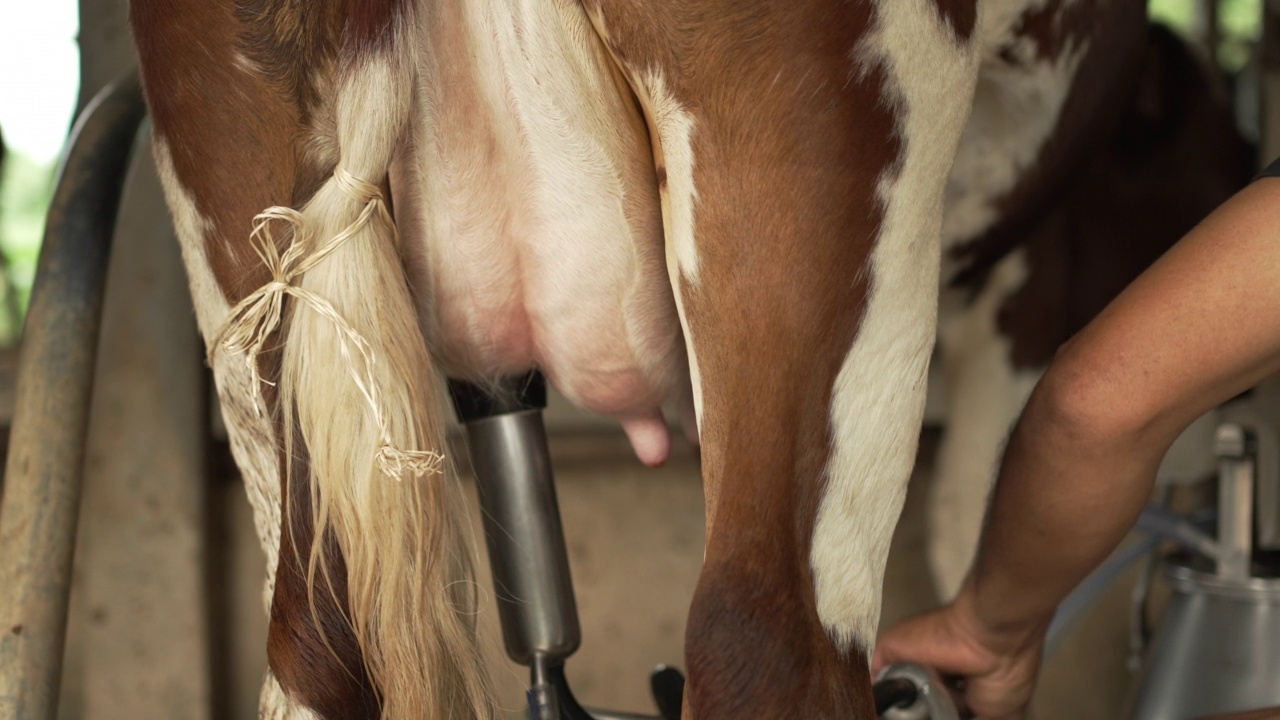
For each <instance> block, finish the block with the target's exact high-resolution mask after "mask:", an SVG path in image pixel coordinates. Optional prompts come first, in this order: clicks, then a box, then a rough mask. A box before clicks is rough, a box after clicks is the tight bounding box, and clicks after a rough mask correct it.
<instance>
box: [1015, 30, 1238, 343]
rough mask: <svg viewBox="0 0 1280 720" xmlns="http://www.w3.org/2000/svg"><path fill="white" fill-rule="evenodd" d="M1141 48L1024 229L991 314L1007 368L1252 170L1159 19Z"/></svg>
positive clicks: (1088, 315)
mask: <svg viewBox="0 0 1280 720" xmlns="http://www.w3.org/2000/svg"><path fill="white" fill-rule="evenodd" d="M1146 47H1147V51H1146V56H1145V59H1144V64H1143V70H1142V75H1141V78H1140V80H1139V82H1138V84H1137V86H1136V87H1135V88H1134V91H1133V93H1132V96H1131V98H1130V101H1129V102H1128V103H1127V105H1126V110H1125V114H1124V117H1123V119H1122V120H1121V122H1120V125H1119V127H1118V128H1117V129H1116V131H1115V132H1114V133H1113V134H1112V136H1111V137H1109V138H1108V139H1107V140H1106V142H1104V143H1101V144H1100V145H1099V146H1098V147H1097V148H1096V149H1094V150H1092V151H1090V152H1087V153H1084V154H1085V155H1086V156H1087V160H1086V161H1085V162H1084V165H1083V167H1082V168H1081V170H1080V171H1079V173H1078V174H1077V175H1075V176H1074V177H1073V178H1072V179H1071V181H1070V182H1068V183H1067V184H1066V186H1065V187H1063V188H1062V190H1061V194H1060V197H1061V203H1060V205H1059V206H1058V207H1056V208H1055V209H1054V211H1053V212H1052V213H1049V214H1047V215H1046V216H1045V217H1043V218H1042V220H1041V222H1040V223H1038V224H1037V225H1036V226H1034V227H1033V228H1032V229H1031V231H1030V233H1029V237H1028V242H1027V250H1028V263H1029V267H1030V271H1031V274H1030V276H1029V277H1028V279H1027V282H1026V284H1025V285H1024V287H1023V288H1022V290H1020V291H1019V292H1017V293H1015V294H1014V295H1013V296H1011V297H1010V298H1009V299H1008V300H1007V301H1006V302H1005V303H1004V305H1003V306H1002V307H1001V310H1000V316H999V324H1000V330H1001V332H1002V334H1004V335H1006V336H1008V337H1009V338H1010V339H1011V340H1012V360H1013V363H1014V365H1015V366H1016V367H1019V368H1038V367H1044V366H1045V365H1046V364H1048V362H1049V360H1051V359H1052V357H1053V354H1054V352H1056V350H1057V348H1058V346H1059V345H1060V344H1061V343H1063V342H1065V341H1066V340H1067V339H1068V338H1069V337H1071V336H1072V335H1074V334H1075V333H1076V332H1078V331H1079V330H1080V329H1081V328H1082V327H1084V325H1085V324H1087V323H1088V322H1089V321H1090V320H1092V318H1093V317H1094V316H1096V315H1097V314H1098V313H1099V312H1101V311H1102V309H1103V308H1104V307H1105V306H1106V305H1107V303H1109V302H1110V301H1111V299H1112V298H1114V297H1115V296H1116V295H1117V294H1119V293H1120V291H1121V290H1123V289H1124V288H1125V287H1126V286H1127V285H1128V284H1129V283H1130V282H1132V281H1133V279H1134V278H1136V277H1137V276H1138V274H1139V273H1141V272H1142V271H1143V270H1144V269H1145V268H1146V267H1147V266H1149V265H1150V264H1151V263H1153V262H1155V260H1156V259H1157V258H1158V257H1159V256H1160V255H1161V254H1163V253H1164V252H1165V251H1166V250H1167V249H1168V248H1169V247H1170V246H1172V245H1173V244H1174V243H1175V242H1177V241H1178V239H1179V238H1181V237H1182V236H1183V235H1185V234H1186V233H1187V232H1188V231H1189V230H1190V229H1191V228H1192V227H1194V226H1195V224H1196V223H1198V222H1199V221H1200V220H1201V219H1203V218H1204V217H1205V216H1206V215H1208V214H1209V213H1210V212H1212V211H1213V209H1214V208H1216V207H1217V206H1218V205H1220V204H1221V203H1223V202H1224V201H1226V199H1227V198H1229V197H1230V196H1231V195H1232V194H1234V193H1235V192H1236V191H1237V190H1239V189H1240V188H1241V187H1243V186H1244V185H1245V184H1246V183H1248V181H1249V179H1250V177H1251V176H1252V174H1253V170H1254V152H1253V149H1252V148H1251V147H1250V146H1249V144H1248V143H1247V142H1245V141H1244V139H1243V138H1241V137H1240V134H1239V132H1238V130H1237V129H1236V126H1235V123H1234V120H1233V119H1232V115H1231V111H1230V107H1229V105H1228V102H1227V97H1226V94H1225V92H1224V90H1223V88H1222V87H1221V85H1220V81H1219V79H1218V78H1217V77H1216V76H1215V75H1214V74H1213V73H1214V72H1215V71H1214V70H1212V69H1211V68H1208V67H1206V66H1205V65H1204V64H1203V63H1202V62H1201V61H1199V60H1198V59H1197V58H1196V57H1195V56H1194V55H1193V53H1192V52H1191V50H1190V49H1189V48H1187V47H1186V45H1185V44H1184V43H1183V42H1182V41H1181V40H1179V39H1178V38H1177V37H1176V36H1175V35H1173V33H1171V32H1170V31H1169V30H1166V29H1164V28H1161V27H1159V26H1153V27H1152V28H1151V30H1150V31H1149V33H1148V42H1147V44H1146Z"/></svg>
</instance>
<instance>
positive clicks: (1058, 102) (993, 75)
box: [942, 0, 1088, 274]
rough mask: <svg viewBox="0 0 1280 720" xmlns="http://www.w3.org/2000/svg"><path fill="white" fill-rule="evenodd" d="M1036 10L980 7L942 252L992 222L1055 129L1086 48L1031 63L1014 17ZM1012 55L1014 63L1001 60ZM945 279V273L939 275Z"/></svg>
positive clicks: (1021, 0)
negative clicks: (982, 25) (980, 30)
mask: <svg viewBox="0 0 1280 720" xmlns="http://www.w3.org/2000/svg"><path fill="white" fill-rule="evenodd" d="M1041 5H1043V0H1040V1H1039V2H1030V3H1028V2H1026V0H1015V1H1013V2H1007V1H1006V2H996V3H993V4H992V5H991V6H990V7H988V8H987V9H986V12H987V19H988V20H990V19H993V18H992V16H994V19H995V22H993V23H991V25H990V26H989V27H988V29H987V31H986V32H984V34H983V47H984V54H983V61H982V66H981V70H980V73H979V76H978V84H977V88H976V90H975V92H974V99H973V112H972V114H971V115H970V116H969V122H968V124H967V125H966V126H965V129H964V134H963V136H962V139H961V142H960V150H959V152H958V153H957V155H956V160H955V165H954V166H953V167H952V169H951V175H950V178H949V180H948V183H947V209H946V214H945V215H944V217H943V223H942V247H943V249H944V251H945V250H946V249H948V248H951V247H954V246H956V245H958V244H960V243H963V242H966V241H968V240H972V239H974V238H976V237H978V236H979V235H981V234H982V233H983V232H985V231H987V230H988V229H990V228H991V227H992V225H994V224H995V222H996V221H997V220H998V219H999V207H998V206H997V205H996V203H997V201H999V200H1000V199H1001V198H1002V197H1004V196H1005V194H1006V193H1008V192H1009V191H1010V190H1012V189H1013V188H1014V187H1015V185H1016V184H1017V182H1018V180H1019V178H1021V176H1022V173H1023V172H1025V171H1026V170H1027V168H1029V167H1030V166H1031V165H1032V163H1034V162H1035V160H1036V158H1037V157H1039V155H1040V150H1041V148H1043V147H1044V144H1045V142H1046V141H1048V139H1049V137H1050V136H1051V135H1052V134H1053V130H1054V128H1055V127H1057V124H1058V117H1059V115H1060V114H1061V113H1062V108H1063V105H1064V104H1065V103H1066V100H1067V96H1068V94H1069V93H1070V91H1071V87H1072V84H1073V83H1074V81H1075V76H1076V71H1077V69H1079V67H1080V62H1081V60H1083V58H1084V56H1085V52H1086V51H1087V49H1088V43H1087V42H1085V43H1081V44H1079V45H1077V44H1074V43H1068V44H1067V45H1066V46H1065V47H1064V48H1063V50H1062V52H1061V53H1060V54H1059V55H1058V56H1057V57H1056V58H1053V59H1037V58H1036V52H1037V47H1036V45H1035V42H1034V41H1033V40H1032V39H1031V38H1027V37H1017V36H1016V35H1015V34H1014V33H1015V31H1016V30H1017V29H1018V24H1017V19H1018V18H1019V17H1021V15H1022V14H1023V13H1024V12H1026V11H1028V10H1034V9H1037V8H1038V7H1039V6H1041ZM1002 51H1003V52H1004V53H1005V54H1006V55H1007V54H1010V53H1011V54H1012V56H1013V58H1014V62H1009V61H1008V60H1006V59H1005V58H1004V57H1001V52H1002ZM946 274H949V273H946Z"/></svg>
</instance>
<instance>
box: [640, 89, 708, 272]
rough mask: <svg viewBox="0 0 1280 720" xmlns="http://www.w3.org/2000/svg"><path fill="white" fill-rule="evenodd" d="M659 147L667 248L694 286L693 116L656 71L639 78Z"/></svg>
mask: <svg viewBox="0 0 1280 720" xmlns="http://www.w3.org/2000/svg"><path fill="white" fill-rule="evenodd" d="M639 79H640V85H641V87H642V92H643V93H644V94H645V99H646V104H647V105H648V107H649V112H650V113H652V115H653V124H654V127H655V128H656V129H657V132H658V143H659V147H661V148H662V159H663V163H664V165H665V167H666V169H667V198H666V203H667V205H668V210H667V218H666V219H667V222H668V224H669V226H668V227H667V246H668V248H669V249H668V254H669V255H670V256H672V257H673V258H674V259H675V261H676V262H675V265H676V267H678V268H679V269H680V273H681V274H682V275H684V277H685V279H686V280H687V281H688V282H689V283H691V284H696V283H697V282H698V245H697V242H696V241H695V240H694V236H695V233H694V219H693V207H694V204H695V203H697V201H698V190H697V188H695V187H694V184H693V163H694V160H693V132H694V123H693V116H692V115H690V114H689V113H688V112H687V111H685V109H684V108H683V107H682V106H681V105H680V103H679V101H677V100H676V99H675V97H674V96H673V95H672V94H671V93H670V92H668V91H667V83H666V80H665V79H663V77H662V73H660V72H658V71H657V70H649V71H646V72H644V73H642V74H641V75H640V78H639Z"/></svg>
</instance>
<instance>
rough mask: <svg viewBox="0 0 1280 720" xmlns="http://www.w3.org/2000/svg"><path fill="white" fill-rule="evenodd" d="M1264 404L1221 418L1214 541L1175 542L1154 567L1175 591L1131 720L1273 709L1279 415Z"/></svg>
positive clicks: (1277, 699)
mask: <svg viewBox="0 0 1280 720" xmlns="http://www.w3.org/2000/svg"><path fill="white" fill-rule="evenodd" d="M1268 399H1269V400H1271V402H1269V403H1264V402H1257V403H1253V407H1252V408H1250V407H1248V405H1246V406H1245V408H1244V409H1240V408H1239V407H1237V408H1236V409H1235V410H1234V412H1233V411H1232V410H1231V409H1230V408H1229V409H1228V410H1227V411H1226V414H1227V417H1228V419H1239V420H1240V421H1239V422H1235V421H1229V422H1226V423H1224V424H1223V425H1221V426H1220V427H1219V428H1218V433H1217V437H1216V442H1215V445H1216V447H1215V453H1216V455H1217V457H1218V520H1217V528H1216V535H1215V537H1214V538H1213V541H1212V543H1211V544H1206V543H1203V542H1201V543H1197V544H1196V545H1195V546H1189V545H1187V544H1182V545H1183V548H1184V549H1182V550H1181V551H1179V552H1176V553H1174V554H1172V555H1170V556H1169V557H1167V558H1165V559H1164V561H1163V562H1162V566H1161V570H1162V572H1163V575H1164V577H1165V578H1166V579H1167V581H1168V582H1169V584H1170V586H1171V589H1172V591H1173V594H1172V598H1171V599H1170V601H1169V606H1168V609H1167V610H1166V611H1165V614H1164V619H1163V621H1162V623H1161V626H1160V629H1159V631H1158V632H1157V633H1156V635H1155V638H1154V642H1153V643H1152V645H1151V647H1150V649H1149V651H1148V653H1147V661H1146V664H1145V667H1144V668H1143V670H1142V674H1141V675H1140V677H1139V682H1138V690H1137V693H1136V695H1135V696H1134V699H1133V708H1132V713H1131V714H1130V717H1132V718H1133V719H1134V720H1173V719H1177V718H1189V717H1199V716H1203V715H1209V714H1221V713H1228V712H1237V711H1244V710H1254V709H1257V708H1270V707H1280V452H1278V451H1277V449H1278V445H1280V443H1277V438H1278V437H1280V435H1277V433H1276V428H1280V423H1277V422H1276V420H1280V417H1277V413H1278V411H1280V408H1276V407H1275V402H1274V398H1268ZM1246 402H1248V401H1246ZM1233 416H1234V417H1233ZM1268 416H1270V417H1268Z"/></svg>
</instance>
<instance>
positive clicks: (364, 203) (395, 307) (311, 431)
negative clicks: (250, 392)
mask: <svg viewBox="0 0 1280 720" xmlns="http://www.w3.org/2000/svg"><path fill="white" fill-rule="evenodd" d="M410 40H411V38H410V37H409V33H407V32H405V31H403V29H402V30H401V31H400V32H399V34H398V37H395V38H394V40H393V41H392V42H391V43H390V44H389V47H385V48H383V49H380V50H376V51H366V52H364V53H362V54H358V55H357V56H356V57H348V58H346V59H345V60H344V62H343V64H342V67H341V68H340V70H339V75H338V81H337V94H336V104H335V107H334V111H335V116H336V117H335V119H336V128H337V129H336V134H337V138H336V139H337V147H338V154H339V165H338V167H337V168H336V170H335V172H334V176H333V177H332V178H330V179H329V180H327V181H326V182H325V183H324V185H323V186H322V187H321V188H320V189H319V190H318V191H317V192H316V194H315V195H314V196H313V197H312V199H311V200H310V201H309V202H308V203H307V204H306V205H305V207H304V208H303V209H302V210H301V212H300V213H296V214H294V215H295V216H293V217H285V218H283V219H286V220H288V221H289V222H290V224H292V225H293V226H294V232H295V238H294V247H299V246H302V247H309V248H310V249H309V250H308V251H305V252H304V253H303V255H304V256H305V255H306V254H307V253H312V255H311V257H317V254H318V259H315V260H314V261H313V262H307V261H305V260H302V261H298V264H299V266H300V271H301V274H300V277H299V279H298V280H297V281H296V282H295V283H294V285H295V289H294V290H293V291H290V292H289V294H291V295H293V296H294V298H295V301H294V303H293V315H292V319H291V322H290V325H289V328H288V334H287V338H286V340H285V343H284V357H283V366H282V370H281V382H280V399H281V403H280V407H281V408H282V414H283V422H284V437H285V439H286V442H287V443H292V440H293V438H294V432H295V428H296V430H297V431H299V435H300V437H301V439H302V441H303V443H304V444H305V446H306V454H307V458H308V460H309V468H310V482H311V493H312V498H313V503H312V513H313V522H314V529H315V533H314V542H313V545H312V548H311V556H310V561H309V563H308V565H307V567H308V588H309V590H310V592H311V593H312V597H313V600H312V607H313V608H314V607H315V603H314V593H316V592H344V591H345V592H346V596H347V600H348V607H349V608H350V615H351V616H350V618H349V620H350V623H351V626H352V629H353V630H354V633H355V637H356V639H357V641H358V643H359V645H360V648H361V650H362V653H363V659H364V665H365V668H364V669H365V671H367V672H368V673H369V676H370V678H371V679H372V680H373V683H374V685H375V687H376V688H377V690H378V693H379V698H380V700H381V702H382V716H383V717H384V718H395V719H396V720H401V719H404V718H441V719H445V718H448V719H449V720H454V719H456V720H470V719H473V718H474V719H484V720H488V719H489V718H492V717H493V716H494V715H495V710H494V707H493V700H492V693H491V691H490V689H489V683H488V679H487V676H486V674H485V670H484V667H483V664H482V662H481V658H480V652H479V649H478V643H477V640H476V634H475V633H476V629H475V621H474V620H475V606H476V597H475V585H474V582H473V579H472V577H473V573H472V570H473V569H472V567H471V554H470V545H469V533H468V530H467V527H468V526H467V525H466V523H465V516H464V513H465V512H466V509H465V507H464V505H463V498H462V490H461V487H460V485H459V483H458V482H457V480H456V478H455V477H453V473H452V464H451V463H448V462H443V460H444V458H443V456H442V455H439V454H437V453H438V452H442V451H443V449H444V447H445V432H444V429H445V425H444V413H445V412H447V409H446V407H445V403H444V392H443V385H442V383H441V382H440V379H439V378H438V377H437V373H436V372H435V369H434V366H433V364H432V361H431V358H430V357H429V356H428V353H427V348H426V343H425V341H424V339H423V336H422V332H421V329H420V327H419V325H418V322H417V317H416V314H415V310H414V304H413V302H412V299H411V296H410V293H409V287H408V285H407V282H406V279H405V274H404V268H403V266H402V264H401V260H400V256H399V254H398V248H397V236H396V229H395V225H394V222H393V221H392V219H391V217H390V215H389V214H388V213H387V211H386V206H385V204H384V200H383V198H382V193H381V191H380V190H379V185H380V184H382V183H383V182H384V180H385V178H386V177H387V171H388V168H389V166H390V163H391V159H392V155H393V153H394V149H395V146H396V144H397V142H398V141H399V140H400V138H401V136H402V135H403V133H404V131H405V128H406V126H407V124H408V118H409V116H410V112H411V107H412V96H413V83H414V69H413V68H414V63H413V59H412V47H411V46H412V43H411V42H410ZM270 221H271V219H270V216H268V219H267V220H265V221H264V222H267V223H269V222H270ZM287 256H288V253H286V258H287ZM295 260H297V259H296V258H295ZM303 265H305V268H302V267H301V266H303ZM291 409H292V410H291ZM295 422H296V425H295ZM292 456H293V453H292V448H289V457H290V458H292ZM292 464H293V461H292V460H290V465H291V466H292ZM289 475H290V476H293V475H294V473H293V472H292V469H291V470H290V472H289ZM294 479H295V478H293V477H290V478H289V482H290V483H292V482H293V480H294ZM326 531H327V532H330V533H332V534H333V537H334V538H335V539H336V540H337V543H338V546H339V547H340V548H341V550H342V554H343V557H344V559H345V562H346V568H347V584H346V587H345V588H339V587H333V586H332V585H333V583H332V581H331V579H330V576H329V573H328V569H327V567H326V565H325V558H324V550H323V544H324V538H325V533H326ZM317 626H319V623H317ZM351 670H352V672H359V671H360V669H359V668H352V669H351Z"/></svg>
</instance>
